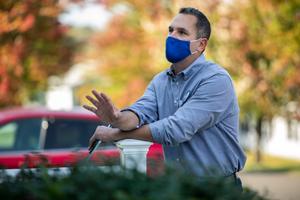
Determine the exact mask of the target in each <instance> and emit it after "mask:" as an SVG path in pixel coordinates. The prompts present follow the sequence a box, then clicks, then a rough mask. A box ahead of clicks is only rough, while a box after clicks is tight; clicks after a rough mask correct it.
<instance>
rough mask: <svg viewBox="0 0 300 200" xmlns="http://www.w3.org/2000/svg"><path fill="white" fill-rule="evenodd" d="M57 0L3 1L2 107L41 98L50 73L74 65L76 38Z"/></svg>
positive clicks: (0, 24)
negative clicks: (64, 22)
mask: <svg viewBox="0 0 300 200" xmlns="http://www.w3.org/2000/svg"><path fill="white" fill-rule="evenodd" d="M61 12H62V8H61V7H60V6H59V4H58V1H57V0H43V1H34V0H7V1H1V2H0V107H5V106H13V105H20V104H22V103H26V102H28V101H30V100H33V99H35V98H37V95H38V94H39V92H40V91H41V90H44V89H45V88H46V83H47V77H48V76H50V75H57V74H61V73H63V72H65V71H66V70H67V69H68V68H69V67H70V61H71V58H72V52H73V44H74V43H73V42H72V41H71V40H70V38H68V37H67V36H66V30H67V29H66V27H64V26H62V25H61V24H60V23H59V22H58V15H59V14H60V13H61Z"/></svg>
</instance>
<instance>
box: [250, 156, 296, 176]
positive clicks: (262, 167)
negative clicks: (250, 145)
mask: <svg viewBox="0 0 300 200" xmlns="http://www.w3.org/2000/svg"><path fill="white" fill-rule="evenodd" d="M245 171H246V172H261V171H264V172H285V171H299V172H300V160H293V159H287V158H281V157H276V156H271V155H267V154H263V156H262V161H261V162H260V163H255V157H254V154H253V153H252V152H247V162H246V166H245Z"/></svg>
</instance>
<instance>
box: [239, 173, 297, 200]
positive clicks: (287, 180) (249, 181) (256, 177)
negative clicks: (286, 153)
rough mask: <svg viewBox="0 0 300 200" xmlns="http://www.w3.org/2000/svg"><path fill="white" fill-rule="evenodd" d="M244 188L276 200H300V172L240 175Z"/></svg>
mask: <svg viewBox="0 0 300 200" xmlns="http://www.w3.org/2000/svg"><path fill="white" fill-rule="evenodd" d="M239 176H240V177H241V179H242V181H243V185H244V186H248V187H249V188H251V189H253V190H255V191H258V192H259V193H260V194H262V195H264V196H266V197H268V198H270V199H274V200H300V172H282V173H246V172H243V173H240V174H239Z"/></svg>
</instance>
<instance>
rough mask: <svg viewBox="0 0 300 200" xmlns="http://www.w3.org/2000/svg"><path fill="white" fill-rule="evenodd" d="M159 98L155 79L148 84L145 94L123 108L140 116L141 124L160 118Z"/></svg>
mask: <svg viewBox="0 0 300 200" xmlns="http://www.w3.org/2000/svg"><path fill="white" fill-rule="evenodd" d="M157 109H158V108H157V98H156V93H155V88H154V83H153V81H151V82H150V84H149V85H148V87H147V89H146V91H145V93H144V94H143V96H142V97H141V98H140V99H139V100H137V101H136V102H135V103H134V104H132V105H131V106H130V107H128V108H125V109H123V111H126V110H129V111H132V112H133V113H135V114H136V115H137V116H138V118H139V126H142V125H144V124H149V123H152V122H154V121H156V120H158V110H157Z"/></svg>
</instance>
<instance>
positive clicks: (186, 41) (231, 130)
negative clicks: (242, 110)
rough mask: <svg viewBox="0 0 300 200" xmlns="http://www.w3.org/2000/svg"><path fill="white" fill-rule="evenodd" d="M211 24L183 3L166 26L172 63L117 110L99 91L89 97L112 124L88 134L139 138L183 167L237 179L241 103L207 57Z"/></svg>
mask: <svg viewBox="0 0 300 200" xmlns="http://www.w3.org/2000/svg"><path fill="white" fill-rule="evenodd" d="M210 32H211V30H210V23H209V21H208V19H207V18H206V17H205V15H204V14H203V13H201V12H200V11H199V10H197V9H195V8H182V9H180V11H179V14H178V15H177V16H175V18H174V19H173V21H172V23H171V24H170V26H169V35H168V37H167V39H166V58H167V59H168V61H170V62H171V63H173V64H172V65H171V67H170V68H169V69H167V70H165V71H163V72H161V73H159V74H158V75H156V76H155V77H154V78H153V80H152V81H151V83H150V84H149V85H148V87H147V89H146V91H145V93H144V95H143V96H142V97H141V98H140V99H139V100H138V101H137V102H136V103H134V104H133V105H132V106H130V107H129V108H127V109H124V110H121V111H120V110H119V109H118V108H116V107H115V106H114V105H113V103H112V102H111V100H110V99H109V98H108V97H107V96H106V95H105V94H103V93H98V92H96V91H92V93H93V95H94V97H91V96H87V99H88V100H89V101H90V102H91V103H92V104H93V105H94V107H92V106H87V105H84V108H86V109H88V110H90V111H92V112H94V113H95V114H96V115H98V116H99V117H101V119H102V120H103V121H106V122H107V123H109V124H111V125H112V126H113V127H114V128H108V127H105V126H99V127H97V129H96V131H95V133H94V135H93V136H92V137H91V139H90V145H91V144H92V143H93V142H94V141H95V140H96V139H99V140H101V141H116V140H122V139H138V140H145V141H151V142H156V143H160V144H162V145H163V148H164V154H165V158H166V161H167V162H169V163H171V164H175V165H178V166H179V167H181V168H183V169H184V170H186V171H187V172H190V173H193V174H196V175H198V176H203V175H214V174H215V173H217V174H218V175H221V176H224V177H227V176H228V177H233V178H236V176H235V173H236V172H238V171H239V170H241V169H242V168H243V166H244V164H245V160H246V158H245V155H244V153H243V150H242V149H241V147H240V146H239V143H238V115H239V108H238V103H237V99H236V95H235V92H234V88H233V84H232V80H231V78H230V76H229V74H228V73H227V72H226V71H225V70H224V69H223V68H221V67H219V66H218V65H216V64H214V63H212V62H208V61H206V60H205V58H204V55H203V52H204V50H205V48H206V45H207V42H208V40H209V37H210Z"/></svg>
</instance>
